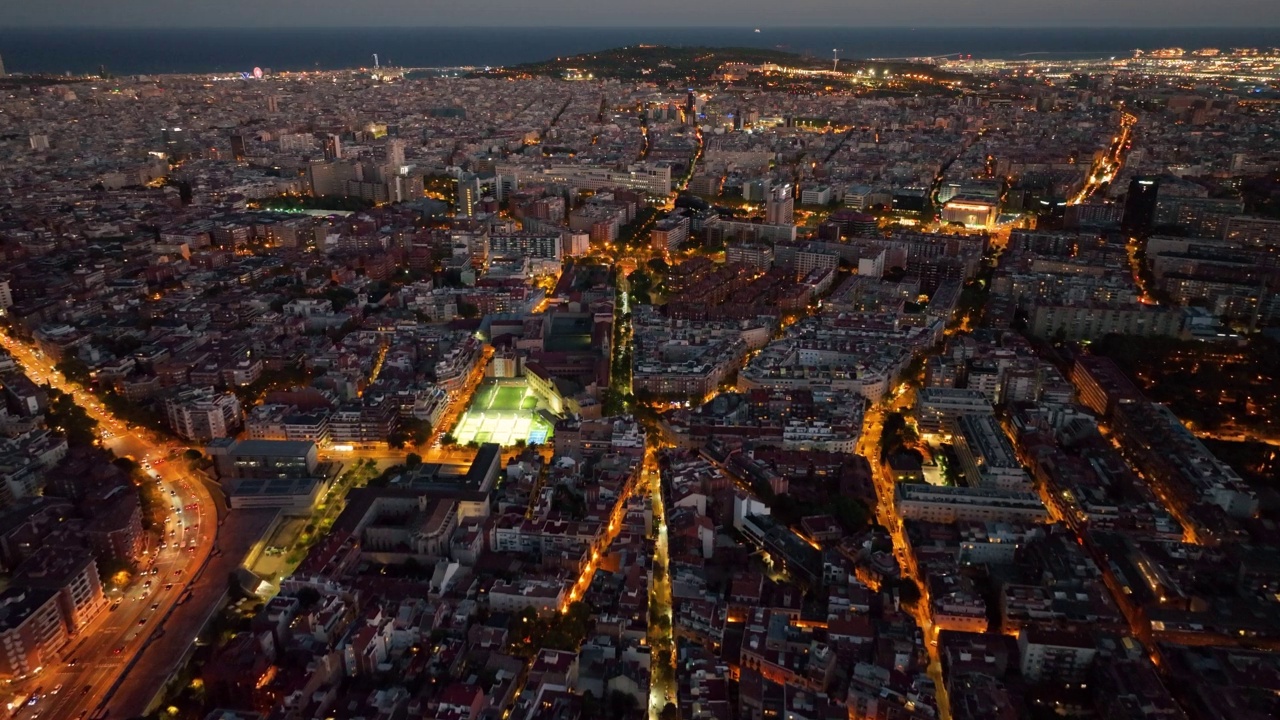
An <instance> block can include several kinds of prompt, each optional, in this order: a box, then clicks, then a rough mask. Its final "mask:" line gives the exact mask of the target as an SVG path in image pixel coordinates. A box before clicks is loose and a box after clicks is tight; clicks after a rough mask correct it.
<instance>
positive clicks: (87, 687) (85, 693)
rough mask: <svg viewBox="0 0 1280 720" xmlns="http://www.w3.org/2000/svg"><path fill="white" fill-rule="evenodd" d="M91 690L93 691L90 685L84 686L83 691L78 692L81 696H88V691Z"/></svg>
mask: <svg viewBox="0 0 1280 720" xmlns="http://www.w3.org/2000/svg"><path fill="white" fill-rule="evenodd" d="M92 689H93V686H92V685H85V686H84V689H83V690H81V691H80V694H81V695H88V694H89V691H90V690H92Z"/></svg>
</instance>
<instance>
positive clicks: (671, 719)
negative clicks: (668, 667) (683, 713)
mask: <svg viewBox="0 0 1280 720" xmlns="http://www.w3.org/2000/svg"><path fill="white" fill-rule="evenodd" d="M668 654H670V653H669V652H668ZM658 718H659V720H680V708H678V707H676V706H675V704H674V703H667V704H666V705H663V706H662V712H661V714H659V715H658Z"/></svg>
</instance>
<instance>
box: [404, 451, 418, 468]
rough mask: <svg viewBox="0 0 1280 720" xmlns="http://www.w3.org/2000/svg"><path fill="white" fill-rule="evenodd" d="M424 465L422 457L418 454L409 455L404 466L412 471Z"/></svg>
mask: <svg viewBox="0 0 1280 720" xmlns="http://www.w3.org/2000/svg"><path fill="white" fill-rule="evenodd" d="M421 464H422V456H421V455H419V454H418V453H409V454H408V455H407V456H406V457H405V459H404V466H405V467H406V468H408V469H410V470H412V469H414V468H416V467H418V466H419V465H421Z"/></svg>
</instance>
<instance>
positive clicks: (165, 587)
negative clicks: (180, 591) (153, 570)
mask: <svg viewBox="0 0 1280 720" xmlns="http://www.w3.org/2000/svg"><path fill="white" fill-rule="evenodd" d="M164 589H165V590H172V589H173V583H165V584H164Z"/></svg>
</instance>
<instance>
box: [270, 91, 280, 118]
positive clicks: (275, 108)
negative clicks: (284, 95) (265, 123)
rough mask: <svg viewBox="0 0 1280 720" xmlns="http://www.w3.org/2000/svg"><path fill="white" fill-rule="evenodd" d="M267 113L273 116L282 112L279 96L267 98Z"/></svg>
mask: <svg viewBox="0 0 1280 720" xmlns="http://www.w3.org/2000/svg"><path fill="white" fill-rule="evenodd" d="M267 112H268V113H269V114H271V115H275V114H276V113H278V112H280V96H279V95H268V96H267Z"/></svg>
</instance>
